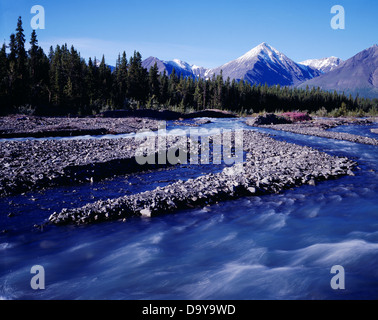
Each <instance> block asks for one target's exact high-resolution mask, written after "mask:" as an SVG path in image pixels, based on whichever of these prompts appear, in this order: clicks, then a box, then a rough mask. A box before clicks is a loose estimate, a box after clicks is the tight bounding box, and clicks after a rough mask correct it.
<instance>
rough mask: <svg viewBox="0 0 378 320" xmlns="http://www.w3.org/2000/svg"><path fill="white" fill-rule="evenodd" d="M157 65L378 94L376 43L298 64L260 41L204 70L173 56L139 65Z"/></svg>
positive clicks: (205, 75) (188, 72)
mask: <svg viewBox="0 0 378 320" xmlns="http://www.w3.org/2000/svg"><path fill="white" fill-rule="evenodd" d="M155 63H156V64H157V67H158V70H159V72H160V73H163V72H164V70H165V71H166V73H167V74H168V75H169V74H171V73H172V71H173V68H174V69H175V72H176V73H177V74H182V75H183V76H184V77H193V78H198V77H200V78H204V79H209V78H211V77H213V76H214V75H215V76H216V75H219V74H220V73H221V72H222V76H223V79H227V78H228V77H229V78H230V79H231V80H232V79H235V80H238V81H239V80H242V79H243V80H244V81H247V82H249V83H250V84H260V83H261V84H265V83H266V84H268V85H281V86H296V87H300V88H306V87H307V86H308V87H320V88H321V89H323V90H331V91H333V90H336V91H338V92H342V91H344V92H346V93H351V94H352V95H356V94H360V96H365V97H370V98H374V97H378V46H377V45H374V46H372V47H370V48H368V49H366V50H363V51H361V52H360V53H358V54H356V55H355V56H353V57H352V58H350V59H348V60H346V61H343V60H341V59H340V58H337V57H329V58H322V59H310V60H305V61H303V62H300V63H297V62H295V61H293V60H292V59H290V58H289V57H287V56H286V55H285V54H283V53H282V52H280V51H278V50H277V49H275V48H273V47H272V46H270V45H269V44H267V43H265V42H264V43H261V44H259V45H258V46H256V47H255V48H253V49H252V50H250V51H248V52H247V53H245V54H244V55H242V56H241V57H239V58H237V59H235V60H232V61H230V62H228V63H226V64H224V65H222V66H219V67H216V68H213V69H207V68H204V67H199V66H196V65H191V64H189V63H187V62H184V61H181V60H178V59H174V60H172V61H163V60H160V59H158V58H156V57H149V58H147V59H146V60H144V61H143V62H142V66H143V67H144V68H146V69H147V70H149V69H150V68H151V67H152V66H153V65H154V64H155Z"/></svg>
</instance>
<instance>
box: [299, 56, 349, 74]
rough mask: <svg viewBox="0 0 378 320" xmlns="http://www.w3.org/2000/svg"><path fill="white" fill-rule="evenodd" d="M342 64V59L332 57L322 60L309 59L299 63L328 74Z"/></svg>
mask: <svg viewBox="0 0 378 320" xmlns="http://www.w3.org/2000/svg"><path fill="white" fill-rule="evenodd" d="M342 62H343V60H341V59H340V58H337V57H334V56H332V57H328V58H322V59H308V60H305V61H302V62H299V63H300V64H302V65H305V66H310V67H312V68H315V69H317V70H320V71H321V72H322V73H327V72H329V71H332V70H333V69H335V68H336V67H338V66H339V65H340V64H341V63H342Z"/></svg>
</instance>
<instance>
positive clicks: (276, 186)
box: [49, 131, 356, 224]
mask: <svg viewBox="0 0 378 320" xmlns="http://www.w3.org/2000/svg"><path fill="white" fill-rule="evenodd" d="M243 148H244V151H245V152H246V153H247V154H246V161H245V162H244V163H237V164H235V165H234V166H231V167H227V168H225V169H224V170H223V171H222V172H220V173H217V174H208V175H203V176H200V177H198V178H196V179H189V180H187V181H178V182H176V183H173V184H170V185H167V186H165V187H158V188H156V189H155V190H152V191H146V192H143V193H139V194H135V195H131V196H125V197H120V198H117V199H108V200H106V201H97V202H95V203H90V204H87V205H86V206H84V207H81V208H74V209H63V210H62V211H61V212H56V213H54V214H52V215H51V216H50V218H49V221H50V223H53V224H69V223H73V224H85V223H91V222H99V221H105V220H114V219H121V220H124V219H125V218H127V217H130V216H133V215H142V216H151V215H156V214H159V213H167V212H172V211H175V210H179V209H186V208H193V207H198V206H204V205H209V204H213V203H216V202H218V201H221V200H227V199H233V198H237V197H240V196H243V195H258V194H265V193H277V192H280V191H281V190H283V189H287V188H292V187H296V186H299V185H302V184H311V185H315V184H316V182H317V181H319V180H326V179H330V178H335V177H338V176H341V175H347V174H350V175H353V172H352V169H353V168H354V167H355V165H356V163H355V162H354V161H351V160H349V159H347V158H339V157H333V156H330V155H327V154H326V153H322V152H319V151H317V150H315V149H311V148H308V147H302V146H298V145H295V144H290V143H286V142H282V141H277V140H274V139H273V138H270V137H269V136H267V135H265V134H261V133H257V132H251V131H244V132H243Z"/></svg>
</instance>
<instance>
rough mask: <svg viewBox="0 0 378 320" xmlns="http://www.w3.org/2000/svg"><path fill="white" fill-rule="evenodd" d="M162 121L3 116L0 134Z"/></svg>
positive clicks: (86, 131)
mask: <svg viewBox="0 0 378 320" xmlns="http://www.w3.org/2000/svg"><path fill="white" fill-rule="evenodd" d="M158 126H159V121H157V120H154V119H148V118H137V117H129V118H63V117H62V118H58V117H51V118H50V117H35V116H8V117H0V138H24V137H34V138H43V137H70V136H81V135H105V134H121V133H131V132H136V131H139V130H143V129H150V130H157V129H158Z"/></svg>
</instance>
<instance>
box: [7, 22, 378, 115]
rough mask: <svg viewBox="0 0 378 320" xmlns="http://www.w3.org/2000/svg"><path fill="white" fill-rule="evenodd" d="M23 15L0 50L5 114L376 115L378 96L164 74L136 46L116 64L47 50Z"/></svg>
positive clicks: (71, 51) (73, 51)
mask: <svg viewBox="0 0 378 320" xmlns="http://www.w3.org/2000/svg"><path fill="white" fill-rule="evenodd" d="M25 41H26V40H25V35H24V30H23V27H22V20H21V17H19V19H18V22H17V28H16V32H15V34H12V35H11V36H10V39H9V44H8V46H6V44H5V43H4V44H3V45H2V48H1V50H0V114H2V115H5V114H10V113H25V112H30V113H34V114H37V115H93V114H96V113H99V112H101V111H105V110H114V109H127V108H153V109H171V110H176V111H181V112H186V111H198V110H203V109H209V108H217V109H222V110H229V111H232V112H235V113H239V114H241V113H244V114H246V113H252V112H254V113H256V112H261V111H263V110H264V111H266V112H274V111H276V110H282V111H291V110H306V111H308V112H320V111H322V112H324V113H326V112H335V110H336V111H338V112H339V113H340V115H343V114H342V113H345V112H348V111H353V110H354V111H356V112H359V113H361V115H363V114H364V113H367V112H370V113H376V112H377V108H378V99H373V100H370V99H365V98H361V97H355V98H353V97H352V96H351V95H349V96H346V95H344V94H338V93H336V92H327V91H322V90H320V89H319V88H317V89H316V88H311V89H309V88H306V89H298V88H291V87H281V86H279V85H276V86H267V85H266V84H265V85H264V84H254V85H251V84H249V83H248V82H245V81H243V80H239V81H237V80H235V79H232V80H231V79H230V78H227V79H224V78H223V76H222V73H221V74H220V75H217V76H215V75H214V76H213V77H212V78H211V79H201V78H192V77H183V76H182V75H180V74H177V73H176V71H175V70H174V69H173V71H172V73H171V74H170V75H167V73H166V72H165V71H164V72H163V73H159V71H158V67H157V65H156V64H155V65H154V66H153V67H151V68H150V69H149V70H146V69H145V68H143V66H142V56H141V54H140V53H139V52H137V51H134V53H133V55H132V56H131V57H130V58H128V57H127V56H126V53H125V52H123V53H122V54H119V55H118V59H117V62H116V65H115V67H114V68H111V67H110V66H109V65H107V64H106V62H105V57H104V56H102V59H101V60H97V59H96V58H93V59H92V58H89V59H88V61H87V62H86V61H85V59H84V58H82V57H81V56H80V53H79V52H78V51H77V50H76V49H75V48H74V47H73V46H71V47H70V48H69V47H68V46H67V44H64V45H61V46H60V45H57V46H56V47H55V48H53V47H50V51H49V52H48V54H47V55H46V54H45V52H44V51H43V49H42V48H41V47H40V46H39V45H38V39H37V35H36V32H35V30H33V32H32V34H31V36H30V42H29V43H30V48H29V49H28V50H27V51H26V49H25ZM335 114H336V113H335Z"/></svg>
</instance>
